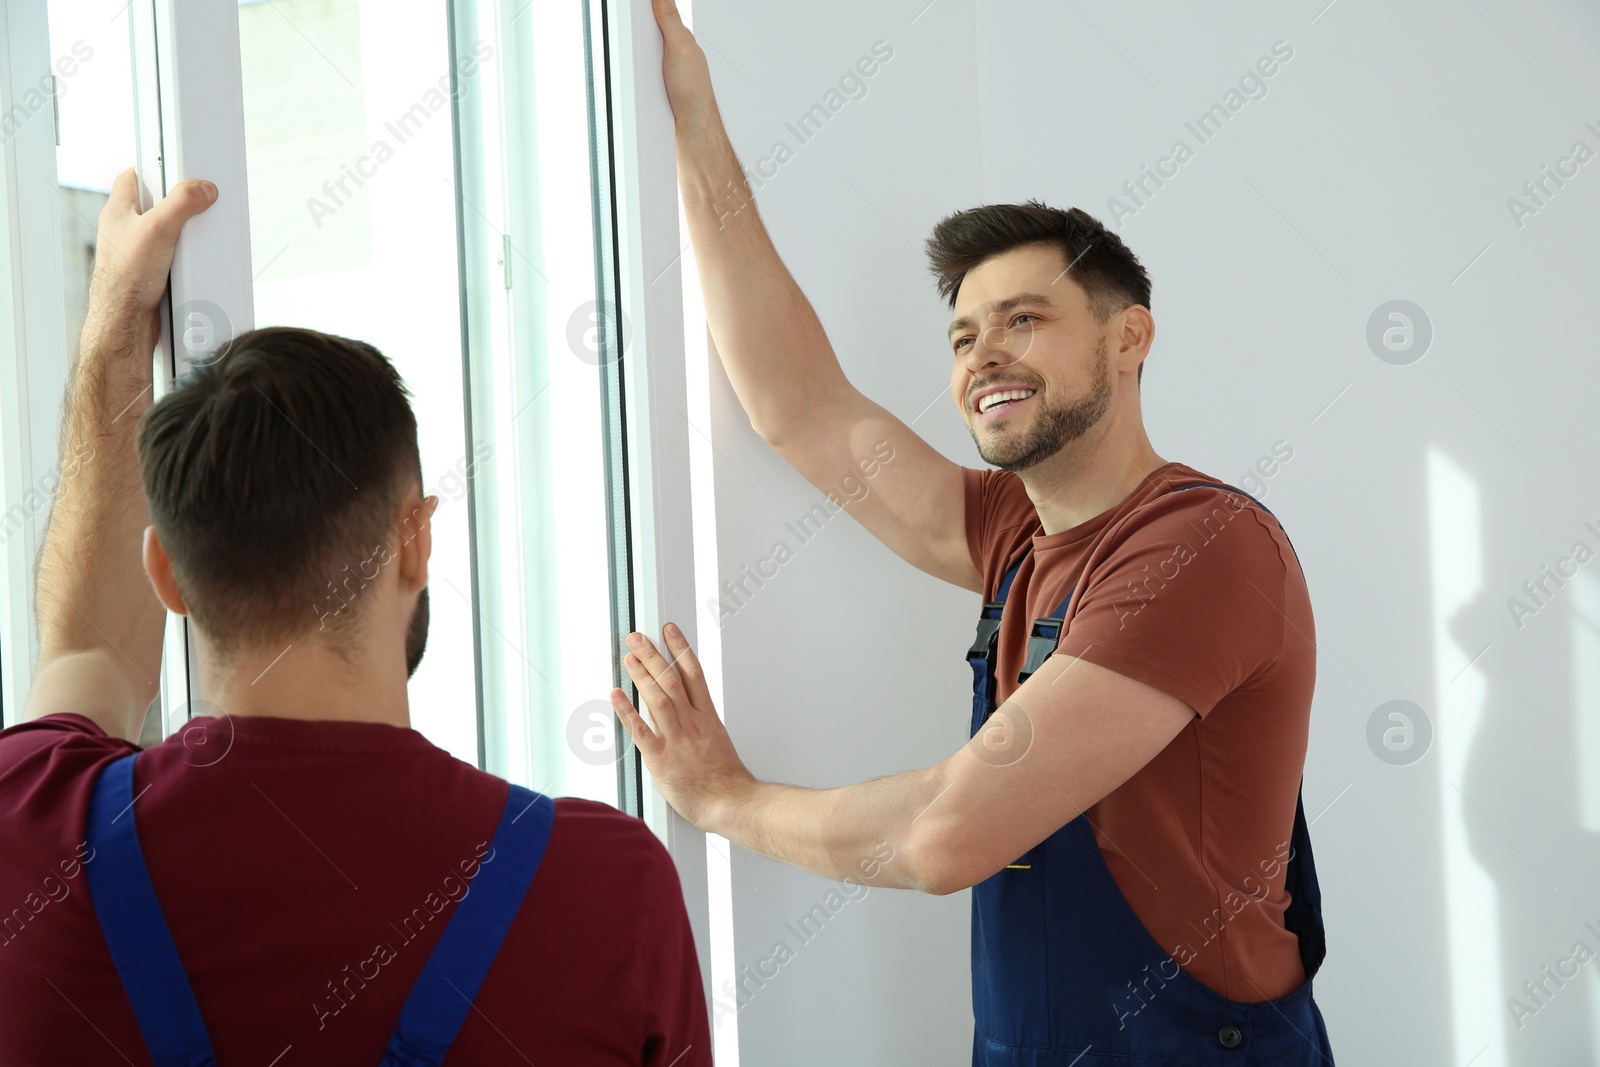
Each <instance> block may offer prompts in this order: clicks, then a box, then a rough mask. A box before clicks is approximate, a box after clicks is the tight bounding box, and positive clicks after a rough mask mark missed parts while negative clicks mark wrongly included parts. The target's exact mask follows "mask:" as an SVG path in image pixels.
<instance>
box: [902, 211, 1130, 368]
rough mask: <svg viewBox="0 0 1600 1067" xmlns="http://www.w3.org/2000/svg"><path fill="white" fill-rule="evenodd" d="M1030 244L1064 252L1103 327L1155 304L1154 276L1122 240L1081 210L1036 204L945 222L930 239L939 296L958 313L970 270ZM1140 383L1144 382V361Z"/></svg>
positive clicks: (970, 213)
mask: <svg viewBox="0 0 1600 1067" xmlns="http://www.w3.org/2000/svg"><path fill="white" fill-rule="evenodd" d="M1031 244H1052V245H1055V246H1056V247H1058V248H1060V249H1061V253H1062V256H1063V257H1064V260H1065V262H1066V263H1067V264H1068V268H1069V269H1070V270H1071V272H1072V278H1073V280H1074V281H1076V282H1077V283H1078V285H1080V286H1082V288H1083V290H1084V292H1086V293H1087V294H1088V295H1089V309H1090V311H1091V312H1092V313H1093V314H1094V318H1095V321H1096V322H1097V323H1099V324H1101V325H1102V326H1103V325H1105V323H1106V321H1107V320H1109V319H1110V318H1111V316H1112V315H1115V314H1116V313H1117V312H1119V311H1121V310H1122V309H1123V308H1125V307H1128V306H1129V305H1131V304H1142V305H1143V306H1144V307H1146V308H1148V307H1149V306H1150V275H1149V274H1148V273H1147V272H1146V271H1145V269H1144V266H1143V264H1141V263H1140V262H1139V257H1138V256H1135V255H1134V254H1133V252H1132V251H1131V250H1130V249H1129V248H1128V246H1127V245H1125V244H1123V243H1122V238H1120V237H1118V236H1117V235H1116V234H1114V233H1112V232H1111V231H1110V230H1108V229H1106V228H1105V226H1103V225H1102V224H1101V223H1100V220H1099V219H1097V218H1095V217H1094V216H1093V215H1090V214H1089V213H1088V212H1086V211H1084V210H1082V209H1081V208H1075V207H1074V208H1068V209H1066V210H1065V211H1063V210H1062V209H1060V208H1053V207H1047V206H1046V205H1044V204H1042V203H1040V202H1039V201H1037V200H1028V201H1027V202H1025V203H1021V204H985V205H983V206H982V207H975V208H969V209H967V210H966V211H957V212H956V213H955V214H953V215H947V216H946V217H945V218H944V219H942V220H941V221H940V222H939V224H938V225H936V226H935V227H934V228H933V236H931V237H929V238H928V240H927V252H928V261H929V269H930V270H931V271H932V272H933V274H934V277H935V278H936V279H937V282H938V287H939V295H940V296H942V297H944V298H945V299H946V300H948V301H949V302H950V308H951V310H952V311H953V310H955V306H956V293H957V292H958V291H959V290H960V289H961V281H962V279H963V278H965V277H966V276H967V272H968V271H970V270H972V269H973V268H974V267H976V266H977V265H978V264H980V263H983V262H984V261H986V260H989V259H992V258H994V257H995V256H998V255H1001V254H1002V253H1005V252H1010V251H1011V250H1012V249H1015V248H1021V247H1023V246H1025V245H1031ZM1139 379H1140V380H1141V381H1142V380H1143V379H1144V364H1142V363H1141V364H1140V365H1139Z"/></svg>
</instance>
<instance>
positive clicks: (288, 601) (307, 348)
mask: <svg viewBox="0 0 1600 1067" xmlns="http://www.w3.org/2000/svg"><path fill="white" fill-rule="evenodd" d="M409 396H410V394H409V393H408V391H407V390H406V388H405V384H404V382H403V381H402V380H401V378H400V375H399V373H398V372H397V371H396V370H395V368H394V365H393V364H391V363H390V362H389V360H388V359H386V358H385V357H384V356H383V354H382V353H381V352H379V351H378V350H377V349H376V348H373V347H372V346H371V345H369V344H365V343H363V342H361V341H352V340H350V339H348V338H344V337H335V336H333V335H331V334H325V333H319V332H317V331H316V330H302V329H294V328H292V327H287V326H274V327H269V328H267V329H260V330H251V331H250V332H248V333H244V334H241V335H239V336H238V337H236V338H234V339H233V340H232V341H229V342H228V343H227V344H225V345H223V346H222V348H221V349H219V350H218V352H217V353H216V355H215V357H214V358H213V359H211V360H210V362H208V363H206V364H205V365H204V366H200V367H197V368H195V369H194V370H192V371H190V372H189V373H188V374H185V375H184V376H183V377H181V378H179V379H178V381H177V382H176V383H175V386H174V388H173V390H172V391H171V392H170V393H168V394H167V395H166V396H163V397H162V398H161V399H160V400H158V401H157V402H156V403H154V404H152V405H151V406H150V408H149V410H147V411H146V412H145V413H144V415H143V417H142V418H141V419H140V420H139V427H138V435H137V447H138V455H139V471H140V475H141V476H142V478H143V481H144V491H145V496H146V498H147V499H148V501H149V505H150V518H151V522H152V523H153V524H154V526H155V528H156V533H157V535H158V536H159V537H160V538H161V544H162V546H163V547H164V548H165V550H166V553H167V556H168V558H169V559H170V560H171V563H172V572H173V577H174V579H175V581H176V582H177V585H178V588H179V590H180V591H181V592H182V593H183V597H184V600H185V602H186V603H187V605H188V608H189V611H190V614H191V616H192V617H193V619H194V621H195V623H196V624H197V625H198V626H199V627H200V628H201V629H202V630H203V631H204V632H205V635H206V637H207V638H208V639H209V640H210V642H211V643H212V645H213V646H214V647H215V648H216V649H217V650H218V651H219V652H221V653H222V654H224V655H227V654H229V653H231V652H232V651H233V650H235V649H237V648H239V647H241V646H247V645H256V644H265V643H269V642H277V641H282V640H287V639H288V638H290V637H292V636H294V635H295V634H299V633H302V632H304V631H306V630H307V629H320V628H321V623H319V619H320V618H326V617H327V616H326V615H325V614H324V612H325V611H326V612H327V614H328V615H334V616H336V617H337V620H338V625H340V626H341V627H342V626H346V625H348V623H349V621H350V620H351V619H353V618H358V617H359V616H360V615H361V612H360V611H359V610H358V611H355V612H346V611H343V610H342V608H343V605H344V603H345V601H344V600H343V599H337V600H331V601H330V599H329V596H330V591H332V590H333V589H334V588H335V587H334V586H332V585H330V584H329V583H330V582H331V581H333V580H335V579H337V578H339V577H340V576H341V575H344V574H345V573H346V572H345V570H344V568H345V567H347V566H348V567H349V568H350V571H351V572H354V571H356V570H357V569H358V568H359V567H360V565H361V564H362V563H363V561H367V560H371V559H372V558H373V556H374V554H375V553H376V552H377V550H378V548H379V546H380V545H382V544H384V543H385V542H386V540H387V537H388V533H389V529H390V527H391V525H392V524H393V516H394V514H395V511H396V509H397V508H398V507H399V506H400V501H401V499H402V497H403V495H404V493H405V492H406V491H407V490H408V489H409V488H411V487H412V486H413V485H416V486H419V487H420V484H421V480H422V478H421V461H420V457H419V454H418V451H417V422H416V417H415V416H414V415H413V414H412V412H411V403H410V400H409ZM402 536H403V538H405V539H409V534H406V533H403V534H402ZM369 566H370V564H369ZM361 584H365V583H364V582H363V583H361ZM356 599H357V600H359V598H356ZM325 603H331V604H332V605H335V606H338V607H339V608H340V609H341V610H339V611H337V612H333V611H331V610H329V609H327V608H322V607H321V606H322V605H324V604H325ZM356 606H357V607H358V608H359V607H360V605H359V604H357V605H356Z"/></svg>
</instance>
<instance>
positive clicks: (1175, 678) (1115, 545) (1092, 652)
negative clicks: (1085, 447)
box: [1056, 490, 1288, 718]
mask: <svg viewBox="0 0 1600 1067" xmlns="http://www.w3.org/2000/svg"><path fill="white" fill-rule="evenodd" d="M1282 537H1283V534H1282V531H1281V530H1279V529H1278V528H1277V524H1276V521H1275V520H1274V519H1272V518H1271V517H1270V516H1268V515H1265V514H1264V513H1263V512H1262V511H1261V510H1260V509H1259V508H1258V507H1256V506H1253V505H1251V504H1249V503H1248V502H1245V501H1243V500H1241V499H1240V498H1239V497H1237V496H1235V495H1232V494H1228V493H1225V492H1221V491H1210V490H1189V491H1184V492H1177V493H1168V494H1164V495H1163V496H1161V497H1159V498H1157V499H1156V500H1155V501H1152V502H1151V503H1150V504H1147V505H1145V506H1143V507H1141V508H1140V509H1138V510H1137V511H1135V512H1134V513H1133V514H1132V515H1130V516H1129V517H1128V518H1127V519H1125V520H1123V521H1122V522H1121V523H1119V524H1118V527H1117V528H1116V529H1115V530H1113V531H1108V534H1107V537H1106V539H1105V541H1104V542H1102V544H1101V545H1099V546H1097V548H1096V550H1095V552H1094V558H1093V559H1091V560H1090V561H1089V567H1088V570H1087V574H1086V576H1085V579H1084V581H1083V583H1082V586H1081V588H1080V589H1079V590H1078V593H1077V597H1078V604H1077V607H1076V609H1075V611H1074V612H1073V613H1072V615H1071V616H1070V617H1069V619H1068V625H1067V632H1066V633H1065V634H1064V635H1063V636H1062V638H1061V640H1060V642H1059V643H1058V644H1057V646H1056V651H1057V652H1060V653H1065V654H1067V655H1070V656H1074V657H1077V658H1080V659H1086V660H1088V661H1089V662H1091V663H1094V664H1097V665H1099V666H1102V667H1105V668H1107V669H1108V670H1113V671H1116V672H1117V673H1118V674H1121V675H1124V676H1126V677H1129V678H1133V679H1135V680H1137V681H1141V682H1144V683H1145V684H1146V685H1149V686H1152V687H1154V688H1156V689H1159V690H1161V691H1162V692H1164V693H1169V694H1171V695H1172V696H1175V697H1177V698H1178V699H1179V700H1182V701H1183V702H1184V703H1186V704H1188V705H1189V706H1190V707H1191V708H1193V709H1194V710H1195V712H1196V713H1198V714H1199V715H1200V716H1201V717H1202V718H1204V717H1205V716H1206V715H1207V714H1209V713H1210V711H1211V709H1212V708H1213V707H1215V706H1216V704H1217V703H1218V701H1220V700H1222V698H1223V697H1225V696H1227V695H1228V694H1229V693H1231V692H1233V691H1234V690H1235V689H1238V688H1240V687H1241V686H1244V685H1246V684H1249V683H1250V682H1251V681H1253V680H1254V679H1255V678H1257V677H1258V676H1259V675H1260V674H1261V673H1263V672H1264V671H1265V670H1266V669H1267V668H1268V667H1270V666H1271V665H1272V664H1273V663H1274V662H1275V661H1276V660H1277V659H1278V656H1279V655H1280V653H1281V650H1282V648H1283V641H1284V634H1285V630H1286V627H1287V620H1286V617H1285V615H1284V611H1283V608H1284V599H1285V584H1286V578H1287V574H1288V569H1287V567H1286V565H1285V563H1284V559H1283V556H1282V554H1281V549H1280V545H1279V541H1280V539H1281V538H1282Z"/></svg>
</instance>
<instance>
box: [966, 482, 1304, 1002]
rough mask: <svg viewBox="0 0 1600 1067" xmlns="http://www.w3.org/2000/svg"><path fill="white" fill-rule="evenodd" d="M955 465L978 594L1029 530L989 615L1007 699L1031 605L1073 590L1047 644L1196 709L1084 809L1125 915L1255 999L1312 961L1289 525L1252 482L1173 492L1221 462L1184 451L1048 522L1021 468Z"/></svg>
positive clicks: (988, 592) (1235, 993) (1193, 968)
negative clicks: (1129, 488) (1296, 867)
mask: <svg viewBox="0 0 1600 1067" xmlns="http://www.w3.org/2000/svg"><path fill="white" fill-rule="evenodd" d="M964 477H965V480H966V525H967V544H968V547H969V548H970V549H971V551H972V558H973V561H974V562H975V563H976V564H977V566H978V569H979V571H980V572H981V573H982V574H983V582H984V596H985V599H993V598H994V597H995V596H996V595H997V593H998V591H999V587H1000V581H1001V579H1002V577H1003V576H1004V575H1005V572H1006V568H1007V567H1008V566H1010V564H1011V563H1012V562H1014V561H1015V560H1016V558H1017V556H1018V554H1019V553H1020V552H1021V551H1022V550H1023V548H1024V547H1025V546H1027V544H1028V543H1029V542H1030V541H1031V542H1032V544H1033V549H1032V551H1031V552H1029V554H1028V556H1027V558H1026V559H1025V560H1024V562H1023V564H1022V566H1021V568H1020V569H1019V570H1018V572H1017V577H1016V579H1015V580H1014V582H1013V584H1012V587H1011V593H1010V597H1009V601H1008V603H1010V604H1011V605H1012V606H1009V607H1008V608H1007V610H1006V612H1005V616H1004V621H1003V623H1002V625H1001V628H1000V638H999V666H998V682H999V684H998V686H997V689H998V700H999V702H1004V700H1005V699H1006V698H1007V697H1009V696H1010V695H1011V694H1012V693H1013V692H1015V691H1016V689H1017V672H1018V671H1020V670H1021V669H1022V666H1023V663H1024V660H1025V656H1026V650H1027V644H1028V637H1029V633H1030V627H1031V623H1032V620H1034V619H1039V618H1043V617H1045V616H1047V615H1052V614H1054V613H1055V611H1056V609H1057V608H1058V607H1060V605H1061V601H1062V600H1063V599H1064V598H1065V597H1066V596H1067V594H1068V593H1069V592H1071V593H1072V601H1071V604H1070V605H1069V606H1068V610H1067V614H1066V620H1065V625H1064V626H1063V632H1062V635H1061V639H1060V641H1059V642H1058V643H1057V646H1056V650H1057V651H1058V652H1062V653H1066V654H1067V655H1070V656H1075V657H1077V658H1080V659H1086V660H1088V661H1089V662H1091V663H1094V664H1097V665H1099V666H1101V667H1105V668H1107V669H1108V670H1113V671H1116V672H1117V673H1118V674H1121V675H1125V676H1126V677H1129V678H1133V679H1135V680H1137V681H1140V682H1144V683H1145V684H1146V685H1149V686H1152V687H1154V688H1156V689H1159V690H1161V691H1162V692H1164V693H1169V694H1171V695H1172V696H1175V697H1177V698H1178V699H1180V700H1182V701H1183V702H1184V703H1186V704H1188V705H1189V706H1190V707H1191V708H1193V709H1194V710H1195V712H1196V713H1197V717H1196V718H1195V719H1193V720H1192V721H1191V722H1190V723H1189V725H1188V726H1186V727H1184V729H1183V732H1182V733H1180V734H1178V736H1177V737H1176V738H1174V739H1173V740H1172V741H1171V743H1169V744H1168V745H1167V747H1166V748H1164V749H1162V751H1161V752H1160V753H1159V754H1158V755H1157V756H1156V757H1155V759H1153V760H1151V761H1150V762H1149V763H1148V764H1146V765H1145V766H1144V767H1143V768H1141V769H1140V770H1139V771H1138V772H1137V773H1135V774H1134V775H1133V777H1131V778H1129V779H1128V780H1127V781H1126V782H1124V783H1123V784H1122V785H1121V786H1119V787H1118V788H1117V789H1115V790H1113V791H1112V792H1111V793H1110V794H1109V795H1108V796H1106V797H1105V798H1104V799H1102V800H1101V801H1100V802H1099V803H1098V804H1095V805H1092V806H1091V807H1090V808H1089V810H1088V813H1087V814H1088V816H1089V819H1090V821H1091V822H1092V823H1093V826H1094V830H1095V840H1096V841H1097V843H1098V844H1099V846H1100V854H1101V855H1102V856H1103V857H1104V858H1105V862H1106V865H1107V866H1108V867H1109V868H1110V870H1111V874H1112V876H1113V877H1114V878H1115V879H1116V882H1117V885H1118V886H1119V887H1120V888H1121V890H1122V893H1123V896H1125V897H1126V898H1127V899H1128V903H1129V904H1130V905H1131V906H1132V908H1133V911H1134V914H1135V915H1137V916H1138V917H1139V920H1140V921H1141V922H1142V923H1143V924H1144V926H1145V928H1146V929H1147V930H1149V932H1150V933H1151V935H1152V936H1153V937H1154V938H1155V940H1156V942H1157V943H1158V944H1159V945H1160V946H1161V948H1162V949H1163V950H1164V951H1166V952H1167V954H1168V955H1169V956H1171V958H1172V959H1173V961H1174V962H1175V963H1177V964H1178V965H1179V966H1180V967H1182V968H1183V969H1184V970H1186V971H1187V972H1189V974H1190V975H1192V976H1193V977H1194V978H1196V979H1198V980H1199V981H1200V982H1202V983H1203V984H1205V985H1207V986H1209V987H1210V988H1211V989H1213V990H1215V991H1216V992H1218V993H1221V994H1222V995H1223V996H1226V997H1229V998H1231V999H1234V1000H1241V1001H1250V1002H1260V1001H1264V1000H1270V999H1276V998H1278V997H1281V996H1284V995H1285V994H1288V993H1290V992H1292V991H1293V990H1294V989H1295V988H1297V987H1298V986H1299V985H1300V984H1301V983H1302V982H1303V981H1304V980H1305V972H1304V968H1303V967H1302V966H1301V963H1300V954H1299V948H1298V942H1297V940H1296V938H1295V935H1294V934H1293V933H1292V932H1291V931H1289V930H1288V929H1287V928H1286V927H1285V926H1284V922H1283V913H1284V909H1285V908H1286V907H1287V906H1288V903H1289V895H1288V893H1287V892H1286V891H1285V890H1284V875H1285V867H1284V864H1285V863H1286V862H1287V860H1288V857H1289V852H1290V849H1289V838H1290V833H1291V831H1292V828H1293V826H1294V811H1295V800H1296V797H1297V796H1298V794H1299V788H1300V776H1301V773H1302V770H1303V769H1304V766H1305V754H1306V739H1307V734H1308V731H1309V728H1310V716H1311V693H1312V689H1313V687H1314V685H1315V682H1316V646H1315V640H1316V632H1315V629H1314V628H1313V625H1312V618H1311V601H1310V598H1309V596H1308V594H1307V591H1306V582H1305V576H1304V575H1303V574H1302V573H1301V571H1300V566H1299V564H1298V562H1296V559H1295V554H1294V551H1293V548H1292V546H1291V545H1290V544H1289V541H1288V538H1287V537H1285V535H1284V532H1283V529H1282V528H1281V527H1280V526H1279V525H1278V522H1277V520H1276V519H1275V518H1274V517H1273V516H1272V515H1271V514H1270V513H1269V512H1267V511H1266V510H1265V509H1264V508H1262V507H1260V506H1258V505H1256V504H1254V503H1252V502H1251V501H1250V499H1249V498H1248V497H1245V496H1242V495H1238V494H1229V493H1228V492H1227V491H1225V490H1220V489H1187V490H1182V491H1173V490H1174V487H1176V486H1180V485H1184V484H1187V483H1190V482H1217V481H1219V480H1220V479H1217V478H1213V477H1210V476H1209V475H1206V474H1202V473H1201V472H1200V471H1198V470H1195V469H1194V468H1193V467H1189V466H1186V465H1184V464H1181V463H1168V464H1165V465H1164V466H1161V467H1158V468H1157V469H1156V470H1154V471H1152V472H1151V473H1150V474H1149V476H1148V477H1146V478H1145V479H1144V481H1142V482H1141V483H1140V484H1139V486H1138V487H1137V488H1136V489H1134V491H1133V492H1132V493H1130V494H1129V495H1128V497H1127V498H1126V499H1125V500H1123V501H1122V502H1121V503H1120V504H1118V505H1116V506H1115V507H1113V508H1110V509H1109V510H1107V511H1104V512H1102V513H1100V514H1099V515H1096V516H1095V517H1094V518H1092V519H1089V520H1087V521H1085V522H1082V523H1079V524H1078V525H1077V526H1074V527H1072V528H1071V529H1069V530H1062V531H1060V532H1058V533H1054V534H1049V535H1046V534H1044V532H1043V527H1042V525H1041V523H1040V521H1039V515H1038V512H1037V511H1035V510H1034V506H1033V501H1032V500H1031V499H1030V498H1029V497H1028V494H1027V490H1026V489H1025V488H1024V487H1023V484H1022V480H1021V479H1020V478H1018V477H1017V476H1016V475H1015V474H1011V473H1009V472H1006V471H998V470H977V469H973V468H967V469H966V471H965V475H964ZM1023 607H1025V610H1018V609H1019V608H1023ZM1105 712H1106V714H1107V715H1108V716H1109V715H1115V714H1116V713H1117V709H1115V708H1107V709H1105Z"/></svg>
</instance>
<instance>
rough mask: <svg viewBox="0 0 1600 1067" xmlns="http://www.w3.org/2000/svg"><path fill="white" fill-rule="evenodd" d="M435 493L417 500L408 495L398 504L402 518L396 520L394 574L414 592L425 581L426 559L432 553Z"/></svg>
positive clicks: (408, 590) (406, 587)
mask: <svg viewBox="0 0 1600 1067" xmlns="http://www.w3.org/2000/svg"><path fill="white" fill-rule="evenodd" d="M438 507H439V498H438V497H437V496H428V497H423V498H421V499H420V500H418V498H417V497H415V496H408V497H407V499H406V501H405V503H404V504H402V505H401V514H402V516H404V518H402V520H401V521H400V522H398V523H396V524H395V525H396V529H398V530H399V531H400V552H399V559H398V560H397V561H396V562H397V563H398V564H399V567H398V569H397V570H398V574H399V576H400V583H401V586H402V587H403V588H404V589H405V590H406V591H407V592H414V591H416V590H418V589H421V588H423V587H424V586H426V585H427V584H428V558H429V557H430V556H432V555H433V513H434V512H435V511H436V510H438Z"/></svg>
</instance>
